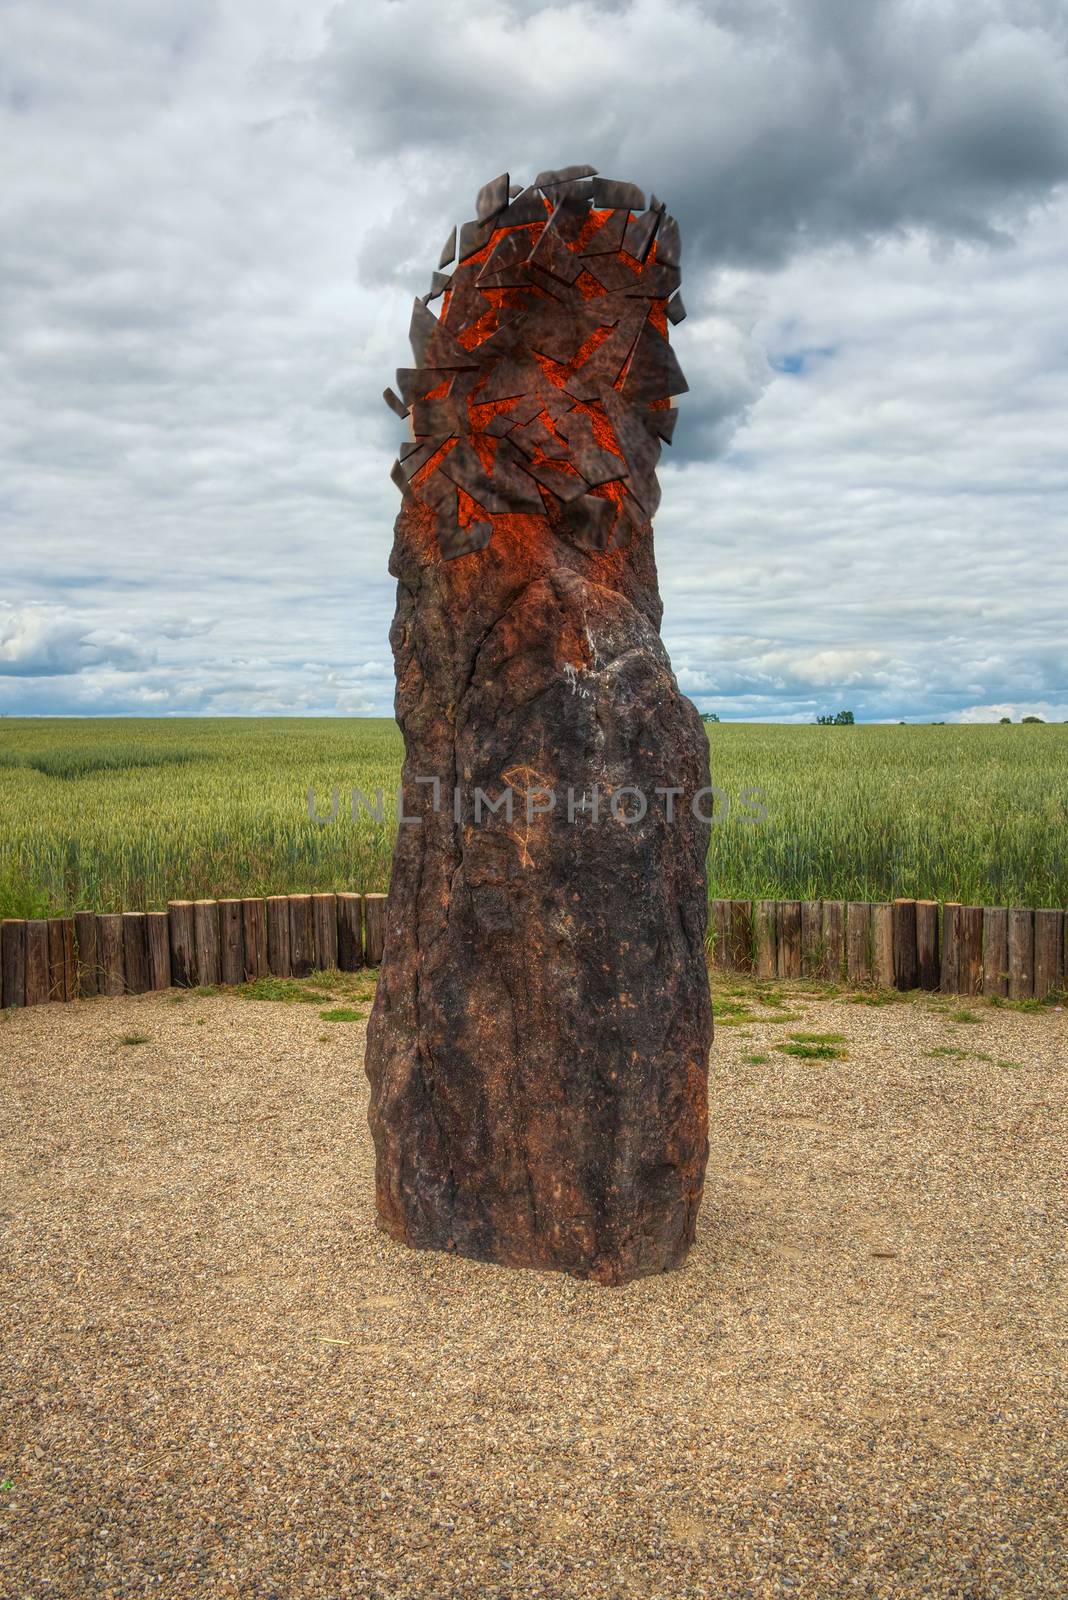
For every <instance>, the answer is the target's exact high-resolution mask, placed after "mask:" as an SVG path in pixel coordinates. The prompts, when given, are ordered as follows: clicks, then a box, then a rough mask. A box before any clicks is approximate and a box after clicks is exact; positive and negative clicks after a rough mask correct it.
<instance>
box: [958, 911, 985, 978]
mask: <svg viewBox="0 0 1068 1600" xmlns="http://www.w3.org/2000/svg"><path fill="white" fill-rule="evenodd" d="M982 988H983V908H982V906H961V907H960V909H959V910H958V912H957V993H958V994H980V993H981V992H982Z"/></svg>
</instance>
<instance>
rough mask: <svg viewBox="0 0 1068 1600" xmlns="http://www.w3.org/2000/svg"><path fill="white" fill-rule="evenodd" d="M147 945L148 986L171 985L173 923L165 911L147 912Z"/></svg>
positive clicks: (152, 987) (166, 986)
mask: <svg viewBox="0 0 1068 1600" xmlns="http://www.w3.org/2000/svg"><path fill="white" fill-rule="evenodd" d="M145 945H146V949H147V952H148V987H149V988H150V989H169V988H170V986H171V923H170V918H169V917H168V915H167V913H166V912H165V911H146V912H145Z"/></svg>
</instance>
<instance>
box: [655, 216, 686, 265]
mask: <svg viewBox="0 0 1068 1600" xmlns="http://www.w3.org/2000/svg"><path fill="white" fill-rule="evenodd" d="M656 259H657V260H658V261H659V262H660V264H661V266H665V267H678V266H681V264H682V238H681V235H680V234H679V225H678V223H677V222H676V221H675V218H674V217H665V218H664V220H663V222H662V223H661V224H660V232H659V233H658V234H657V236H656Z"/></svg>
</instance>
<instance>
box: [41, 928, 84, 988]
mask: <svg viewBox="0 0 1068 1600" xmlns="http://www.w3.org/2000/svg"><path fill="white" fill-rule="evenodd" d="M77 981H78V980H77V972H76V970H75V965H74V918H73V917H49V919H48V998H49V999H50V1000H73V999H74V994H75V990H76V988H77Z"/></svg>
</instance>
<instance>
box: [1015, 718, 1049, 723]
mask: <svg viewBox="0 0 1068 1600" xmlns="http://www.w3.org/2000/svg"><path fill="white" fill-rule="evenodd" d="M1020 721H1021V722H1044V721H1045V718H1044V717H1021V718H1020Z"/></svg>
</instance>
